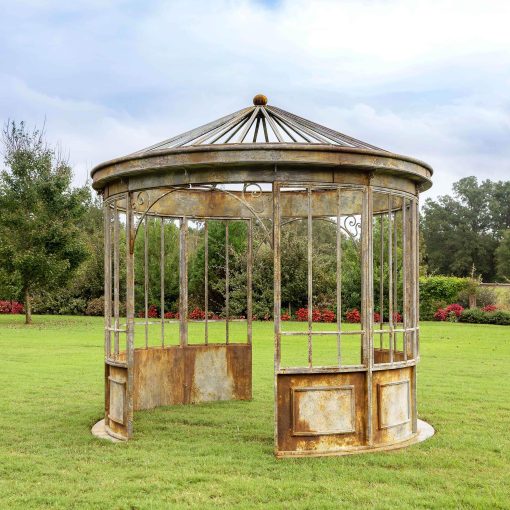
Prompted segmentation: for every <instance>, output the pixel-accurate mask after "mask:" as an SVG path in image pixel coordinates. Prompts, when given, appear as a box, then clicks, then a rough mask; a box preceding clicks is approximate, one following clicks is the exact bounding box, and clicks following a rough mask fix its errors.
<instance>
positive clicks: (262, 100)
mask: <svg viewBox="0 0 510 510" xmlns="http://www.w3.org/2000/svg"><path fill="white" fill-rule="evenodd" d="M253 104H254V105H255V106H264V105H266V104H267V97H266V96H265V95H264V94H257V95H256V96H255V97H254V98H253Z"/></svg>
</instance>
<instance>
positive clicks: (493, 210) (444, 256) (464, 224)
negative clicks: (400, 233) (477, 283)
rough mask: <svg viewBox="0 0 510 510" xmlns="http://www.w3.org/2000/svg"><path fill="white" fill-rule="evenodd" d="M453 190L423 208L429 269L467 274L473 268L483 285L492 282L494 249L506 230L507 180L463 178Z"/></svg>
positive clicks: (509, 224)
mask: <svg viewBox="0 0 510 510" xmlns="http://www.w3.org/2000/svg"><path fill="white" fill-rule="evenodd" d="M453 192H454V196H449V195H443V196H441V197H439V198H438V199H437V200H432V199H428V200H427V201H426V202H425V205H424V208H423V221H422V232H423V236H424V240H425V244H426V257H425V260H426V263H427V265H428V268H429V271H431V272H435V273H440V274H452V275H455V276H467V275H469V274H470V273H471V271H472V268H473V266H474V267H475V269H476V271H477V272H478V273H480V274H481V275H482V277H483V279H484V280H485V281H493V280H494V278H496V276H497V274H496V265H495V257H496V250H497V248H498V245H499V244H500V241H501V239H502V238H503V232H504V230H505V229H509V228H510V181H497V182H493V181H489V180H486V181H483V182H482V183H480V184H479V183H478V181H477V179H476V177H466V178H464V179H461V180H459V181H458V182H456V183H455V184H454V185H453ZM509 242H510V241H509ZM502 250H503V251H504V249H502ZM508 257H509V256H508V255H507V259H506V260H508ZM504 267H506V266H504ZM502 270H503V272H505V270H504V269H502ZM498 275H500V273H499V270H498ZM501 277H502V276H501V275H500V278H501Z"/></svg>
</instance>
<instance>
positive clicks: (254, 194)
mask: <svg viewBox="0 0 510 510" xmlns="http://www.w3.org/2000/svg"><path fill="white" fill-rule="evenodd" d="M251 187H253V188H255V189H252V190H250V189H249V188H251ZM247 195H249V196H250V197H251V198H252V199H257V198H261V197H262V187H261V185H260V184H258V183H256V182H246V183H244V185H243V191H242V196H243V200H244V201H245V202H247ZM251 207H252V208H253V210H254V211H255V212H257V213H259V214H260V213H262V212H263V211H264V204H263V203H259V206H258V207H257V204H256V203H255V204H253V203H252V206H251Z"/></svg>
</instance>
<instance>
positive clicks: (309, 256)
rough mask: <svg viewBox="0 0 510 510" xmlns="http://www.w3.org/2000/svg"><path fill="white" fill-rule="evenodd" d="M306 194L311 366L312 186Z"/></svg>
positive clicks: (309, 353)
mask: <svg viewBox="0 0 510 510" xmlns="http://www.w3.org/2000/svg"><path fill="white" fill-rule="evenodd" d="M307 194H308V204H307V210H308V222H307V225H308V228H307V233H308V239H307V248H308V253H307V259H308V367H309V368H312V365H313V353H312V349H313V347H312V328H313V322H312V319H313V273H312V271H313V267H312V266H313V231H312V228H313V227H312V188H311V187H308V188H307Z"/></svg>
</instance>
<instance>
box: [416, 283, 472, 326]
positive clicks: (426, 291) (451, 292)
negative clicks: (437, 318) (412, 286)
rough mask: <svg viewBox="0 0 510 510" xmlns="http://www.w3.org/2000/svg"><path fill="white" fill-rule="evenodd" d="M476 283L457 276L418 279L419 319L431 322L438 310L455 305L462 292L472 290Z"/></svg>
mask: <svg viewBox="0 0 510 510" xmlns="http://www.w3.org/2000/svg"><path fill="white" fill-rule="evenodd" d="M477 284H478V282H476V281H473V279H472V278H459V277H458V276H426V277H421V278H420V319H421V320H432V319H433V318H434V314H435V313H436V311H437V310H438V309H439V308H444V307H445V306H446V305H448V304H450V303H455V302H456V301H457V298H458V296H459V294H460V293H461V292H462V291H465V290H468V289H471V288H472V289H473V290H474V288H475V286H476V285H477Z"/></svg>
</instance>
